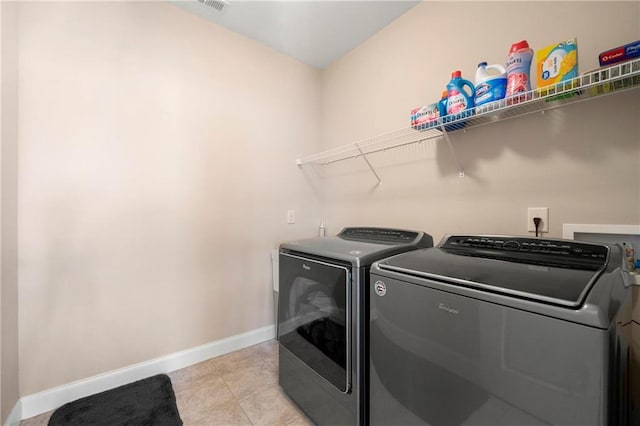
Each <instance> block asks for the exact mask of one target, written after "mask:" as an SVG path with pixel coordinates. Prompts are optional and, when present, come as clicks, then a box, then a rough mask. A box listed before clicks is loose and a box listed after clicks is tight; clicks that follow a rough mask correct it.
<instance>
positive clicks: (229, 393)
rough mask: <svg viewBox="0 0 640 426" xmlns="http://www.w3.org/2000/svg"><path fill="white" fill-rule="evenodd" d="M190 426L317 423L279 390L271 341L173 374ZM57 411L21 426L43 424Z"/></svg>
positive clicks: (182, 412) (180, 405) (301, 425)
mask: <svg viewBox="0 0 640 426" xmlns="http://www.w3.org/2000/svg"><path fill="white" fill-rule="evenodd" d="M169 377H171V381H172V383H173V390H174V391H175V394H176V402H177V404H178V411H179V412H180V417H181V418H182V421H183V422H184V424H185V425H186V426H189V425H194V426H196V425H197V426H217V425H220V426H223V425H224V426H234V425H283V426H284V425H287V426H309V425H313V423H312V422H311V421H310V420H309V419H308V418H307V417H305V415H304V414H303V413H302V412H301V411H300V409H298V407H297V406H296V405H295V404H294V403H293V402H292V401H291V400H289V398H287V396H286V395H285V394H284V393H283V392H282V390H281V389H280V387H279V386H278V344H277V342H276V341H275V340H270V341H268V342H265V343H261V344H259V345H255V346H251V347H249V348H245V349H242V350H239V351H236V352H232V353H230V354H227V355H223V356H220V357H217V358H212V359H210V360H208V361H205V362H202V363H200V364H196V365H192V366H191V367H187V368H183V369H182V370H178V371H174V372H173V373H170V374H169ZM51 414H52V412H48V413H44V414H41V415H39V416H36V417H32V418H30V419H26V420H23V421H22V422H20V425H21V426H44V425H46V424H47V422H48V420H49V417H50V416H51Z"/></svg>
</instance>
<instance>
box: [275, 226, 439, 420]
mask: <svg viewBox="0 0 640 426" xmlns="http://www.w3.org/2000/svg"><path fill="white" fill-rule="evenodd" d="M432 245H433V239H432V237H431V236H430V235H428V234H425V233H423V232H416V231H406V230H398V229H385V228H364V227H360V228H345V229H344V230H342V232H340V233H339V234H338V235H337V236H335V237H327V238H312V239H306V240H300V241H294V242H290V243H285V244H282V245H281V246H280V258H279V265H280V296H279V303H278V338H279V362H280V364H279V383H280V385H281V386H282V388H283V390H284V391H285V393H286V394H287V395H288V396H289V397H290V398H291V399H292V400H293V401H294V402H295V403H296V404H298V406H300V408H301V409H302V410H303V411H304V412H305V413H306V415H307V416H309V418H310V419H311V420H313V421H314V422H315V423H316V424H319V425H364V424H367V421H368V419H367V416H368V398H367V390H368V388H367V377H368V371H367V370H368V366H369V361H368V324H369V323H368V303H369V289H368V286H369V268H370V265H371V264H372V263H373V262H374V261H376V260H379V259H383V258H385V257H388V256H392V255H394V254H398V253H403V252H406V251H409V250H415V249H417V248H423V247H431V246H432Z"/></svg>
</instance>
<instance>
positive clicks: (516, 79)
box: [507, 40, 533, 97]
mask: <svg viewBox="0 0 640 426" xmlns="http://www.w3.org/2000/svg"><path fill="white" fill-rule="evenodd" d="M532 58H533V50H532V49H531V48H530V47H529V43H527V41H526V40H522V41H520V42H518V43H514V44H512V45H511V49H509V57H508V58H507V97H510V96H513V95H515V94H517V93H522V92H528V91H529V90H531V80H530V79H529V70H530V69H531V59H532Z"/></svg>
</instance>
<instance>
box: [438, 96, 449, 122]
mask: <svg viewBox="0 0 640 426" xmlns="http://www.w3.org/2000/svg"><path fill="white" fill-rule="evenodd" d="M447 96H448V92H447V91H446V90H443V91H442V95H440V100H439V101H438V110H439V111H440V118H441V119H442V120H443V121H444V117H445V116H446V115H447Z"/></svg>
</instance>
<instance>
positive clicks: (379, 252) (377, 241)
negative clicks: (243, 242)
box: [280, 227, 433, 266]
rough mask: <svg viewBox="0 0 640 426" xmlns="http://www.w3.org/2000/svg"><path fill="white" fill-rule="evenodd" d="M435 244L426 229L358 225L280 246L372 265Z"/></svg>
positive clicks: (361, 264)
mask: <svg viewBox="0 0 640 426" xmlns="http://www.w3.org/2000/svg"><path fill="white" fill-rule="evenodd" d="M432 246H433V238H432V237H431V235H429V234H425V233H424V232H418V231H407V230H401V229H389V228H371V227H358V228H345V229H343V230H342V231H341V232H340V233H339V234H338V235H336V236H334V237H326V238H308V239H304V240H298V241H291V242H288V243H284V244H281V245H280V249H281V250H286V251H295V252H299V253H307V254H313V255H316V256H321V257H325V258H329V259H337V260H342V261H346V262H349V263H351V264H353V265H355V266H368V265H371V264H372V263H373V262H375V261H376V260H380V259H383V258H385V257H389V256H393V255H394V254H398V253H403V252H405V251H407V250H411V249H414V248H423V247H432Z"/></svg>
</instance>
